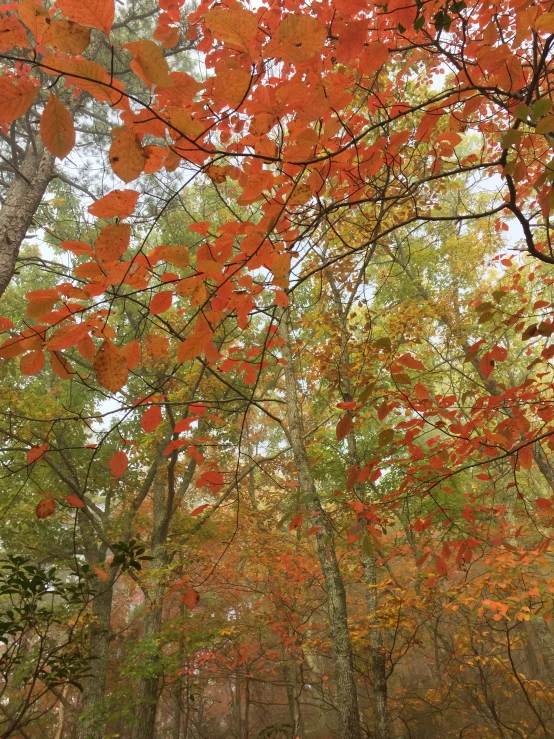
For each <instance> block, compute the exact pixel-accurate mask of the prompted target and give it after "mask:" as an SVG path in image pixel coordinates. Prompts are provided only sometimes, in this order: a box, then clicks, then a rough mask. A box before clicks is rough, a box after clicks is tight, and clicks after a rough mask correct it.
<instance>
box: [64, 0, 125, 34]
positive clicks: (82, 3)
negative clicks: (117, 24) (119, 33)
mask: <svg viewBox="0 0 554 739" xmlns="http://www.w3.org/2000/svg"><path fill="white" fill-rule="evenodd" d="M56 5H57V6H58V8H59V9H60V10H61V11H62V13H63V14H64V15H65V16H66V17H67V18H69V20H70V21H75V23H80V24H81V25H83V26H90V27H91V28H98V29H99V30H100V31H104V33H105V34H106V36H109V34H110V31H111V28H112V23H113V19H114V16H115V5H114V0H57V3H56Z"/></svg>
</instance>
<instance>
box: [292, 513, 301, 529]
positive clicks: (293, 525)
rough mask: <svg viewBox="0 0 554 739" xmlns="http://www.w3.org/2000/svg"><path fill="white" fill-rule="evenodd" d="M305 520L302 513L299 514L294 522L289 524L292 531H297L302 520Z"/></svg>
mask: <svg viewBox="0 0 554 739" xmlns="http://www.w3.org/2000/svg"><path fill="white" fill-rule="evenodd" d="M303 518H304V515H303V514H302V513H299V514H298V515H297V516H295V517H294V518H293V519H292V521H291V522H290V523H289V529H290V530H291V531H296V529H297V528H298V527H299V526H300V525H301V524H302V519H303Z"/></svg>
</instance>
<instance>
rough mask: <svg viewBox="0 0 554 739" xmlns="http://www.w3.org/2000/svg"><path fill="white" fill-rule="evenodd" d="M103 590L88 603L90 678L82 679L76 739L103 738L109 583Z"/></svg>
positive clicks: (110, 590) (108, 625) (104, 585)
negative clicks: (90, 621) (90, 616)
mask: <svg viewBox="0 0 554 739" xmlns="http://www.w3.org/2000/svg"><path fill="white" fill-rule="evenodd" d="M103 588H104V589H103V590H102V591H101V592H100V593H99V594H98V595H97V596H96V597H95V598H94V600H93V601H92V617H93V622H92V625H91V627H90V653H91V656H92V659H91V661H90V676H89V677H87V678H86V679H85V680H83V699H82V704H81V717H80V721H79V730H78V736H79V739H102V738H103V736H104V723H105V719H106V716H105V710H104V694H105V690H106V673H107V671H108V662H109V653H110V640H111V627H110V621H111V615H112V600H113V582H112V580H111V579H110V581H109V582H107V583H105V584H103Z"/></svg>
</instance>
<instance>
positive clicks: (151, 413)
mask: <svg viewBox="0 0 554 739" xmlns="http://www.w3.org/2000/svg"><path fill="white" fill-rule="evenodd" d="M161 422H162V409H161V408H160V406H159V405H151V406H150V408H149V409H148V410H147V411H145V412H144V413H143V414H142V418H141V419H140V425H141V426H142V430H143V431H144V432H145V433H146V434H149V433H150V432H151V431H155V430H156V429H157V428H158V426H159V425H160V423H161Z"/></svg>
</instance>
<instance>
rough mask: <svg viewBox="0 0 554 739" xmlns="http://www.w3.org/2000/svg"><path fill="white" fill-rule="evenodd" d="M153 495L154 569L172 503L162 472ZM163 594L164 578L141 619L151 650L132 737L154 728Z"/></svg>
mask: <svg viewBox="0 0 554 739" xmlns="http://www.w3.org/2000/svg"><path fill="white" fill-rule="evenodd" d="M153 498H154V501H153V503H154V505H153V514H154V522H153V527H152V537H151V542H152V545H151V546H152V556H153V558H154V559H153V562H152V568H153V569H154V570H157V569H162V568H163V567H164V566H165V565H166V564H167V547H166V544H167V533H168V528H167V524H168V507H171V505H172V501H170V500H169V499H168V500H166V486H165V483H164V479H163V478H162V477H161V475H160V476H159V477H158V478H157V479H156V481H155V482H154V487H153ZM163 594H164V584H163V582H157V583H156V585H155V586H154V587H153V588H152V592H149V593H147V600H149V605H148V610H147V612H146V615H145V617H144V621H143V626H142V637H141V639H142V641H143V642H151V651H150V654H149V655H147V656H145V658H144V661H143V664H142V669H143V670H144V673H145V674H144V676H143V677H141V678H140V680H139V681H138V685H137V701H136V707H135V718H134V724H133V739H152V738H153V737H154V732H155V728H156V711H157V707H158V697H159V696H158V692H159V681H160V675H159V661H160V655H159V652H158V645H157V643H156V642H157V637H158V635H159V633H160V629H161V625H162V614H163Z"/></svg>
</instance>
